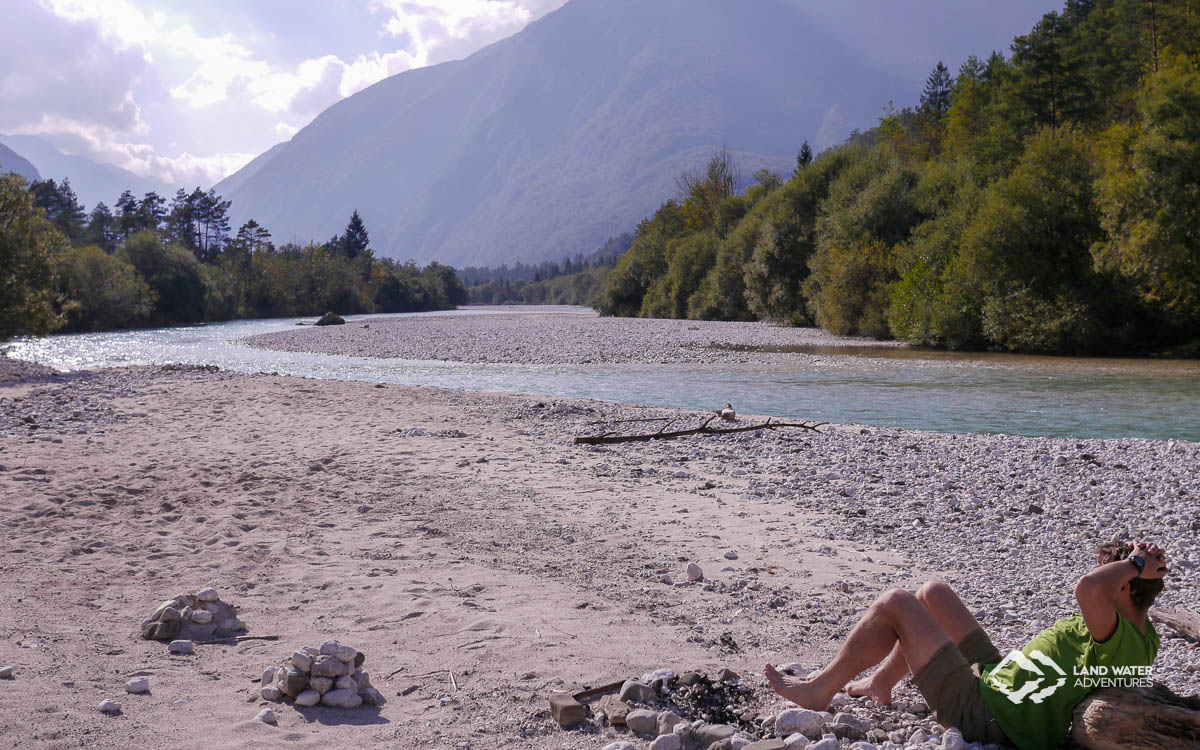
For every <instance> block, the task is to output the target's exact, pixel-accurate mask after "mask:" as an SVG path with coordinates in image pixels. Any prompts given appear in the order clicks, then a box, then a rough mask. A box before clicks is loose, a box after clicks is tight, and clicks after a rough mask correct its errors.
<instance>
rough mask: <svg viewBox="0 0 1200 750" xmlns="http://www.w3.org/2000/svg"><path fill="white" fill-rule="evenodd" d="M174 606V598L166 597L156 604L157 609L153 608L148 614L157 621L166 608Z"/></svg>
mask: <svg viewBox="0 0 1200 750" xmlns="http://www.w3.org/2000/svg"><path fill="white" fill-rule="evenodd" d="M174 608H175V600H174V599H168V600H166V601H165V602H163V603H162V604H160V605H158V609H156V610H154V614H152V615H150V619H151V620H154V621H155V622H157V621H158V618H160V617H162V613H163V612H165V611H167V610H168V609H174Z"/></svg>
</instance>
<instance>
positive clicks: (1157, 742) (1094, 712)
mask: <svg viewBox="0 0 1200 750" xmlns="http://www.w3.org/2000/svg"><path fill="white" fill-rule="evenodd" d="M1071 735H1072V736H1073V737H1074V738H1075V741H1076V742H1078V743H1079V744H1080V745H1082V746H1083V747H1086V748H1088V749H1089V750H1160V749H1161V750H1171V749H1173V748H1181V749H1182V748H1193V749H1194V748H1200V697H1191V698H1184V697H1180V696H1178V695H1176V694H1175V693H1173V692H1171V690H1170V689H1169V688H1167V687H1166V686H1165V685H1162V684H1156V685H1154V687H1151V688H1135V689H1130V688H1104V689H1102V690H1097V691H1095V692H1094V693H1092V694H1091V695H1089V696H1088V697H1087V698H1084V699H1083V702H1082V703H1080V704H1079V706H1078V708H1076V709H1075V714H1074V722H1073V723H1072V730H1071Z"/></svg>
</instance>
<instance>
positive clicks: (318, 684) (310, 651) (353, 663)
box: [260, 641, 384, 708]
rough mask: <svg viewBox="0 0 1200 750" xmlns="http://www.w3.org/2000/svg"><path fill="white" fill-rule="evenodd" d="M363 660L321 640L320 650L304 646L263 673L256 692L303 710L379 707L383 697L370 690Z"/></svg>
mask: <svg viewBox="0 0 1200 750" xmlns="http://www.w3.org/2000/svg"><path fill="white" fill-rule="evenodd" d="M364 661H366V656H365V655H364V654H362V653H361V652H359V651H358V650H356V649H355V648H354V647H352V646H346V645H343V644H341V643H338V642H337V641H325V642H324V643H322V644H321V647H320V648H314V647H312V646H305V647H304V648H302V649H300V650H299V651H294V652H292V655H291V657H289V658H288V659H287V660H286V661H285V662H284V663H283V665H282V666H271V667H267V668H266V669H265V670H263V675H262V689H261V691H260V692H261V695H262V697H263V699H264V700H269V701H277V702H278V701H283V700H284V699H285V698H290V699H291V700H292V701H293V702H294V703H295V704H296V705H297V706H305V707H308V706H315V705H317V704H318V703H320V704H321V705H322V706H330V707H333V708H358V707H359V706H361V705H363V704H364V703H365V704H366V705H368V706H381V705H383V703H384V697H383V694H382V693H380V692H379V691H378V690H376V689H375V688H373V687H371V676H370V675H369V674H367V673H366V672H364V671H363V670H362V665H363V662H364Z"/></svg>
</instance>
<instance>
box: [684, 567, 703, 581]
mask: <svg viewBox="0 0 1200 750" xmlns="http://www.w3.org/2000/svg"><path fill="white" fill-rule="evenodd" d="M687 577H688V580H689V581H703V580H704V569H703V568H701V567H700V566H699V565H697V564H696V563H688V566H687Z"/></svg>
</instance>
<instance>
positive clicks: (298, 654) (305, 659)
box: [292, 651, 313, 672]
mask: <svg viewBox="0 0 1200 750" xmlns="http://www.w3.org/2000/svg"><path fill="white" fill-rule="evenodd" d="M292 666H294V667H295V668H296V669H299V670H300V671H301V672H311V671H312V666H313V658H312V656H310V655H308V654H306V653H304V652H303V651H293V652H292Z"/></svg>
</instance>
